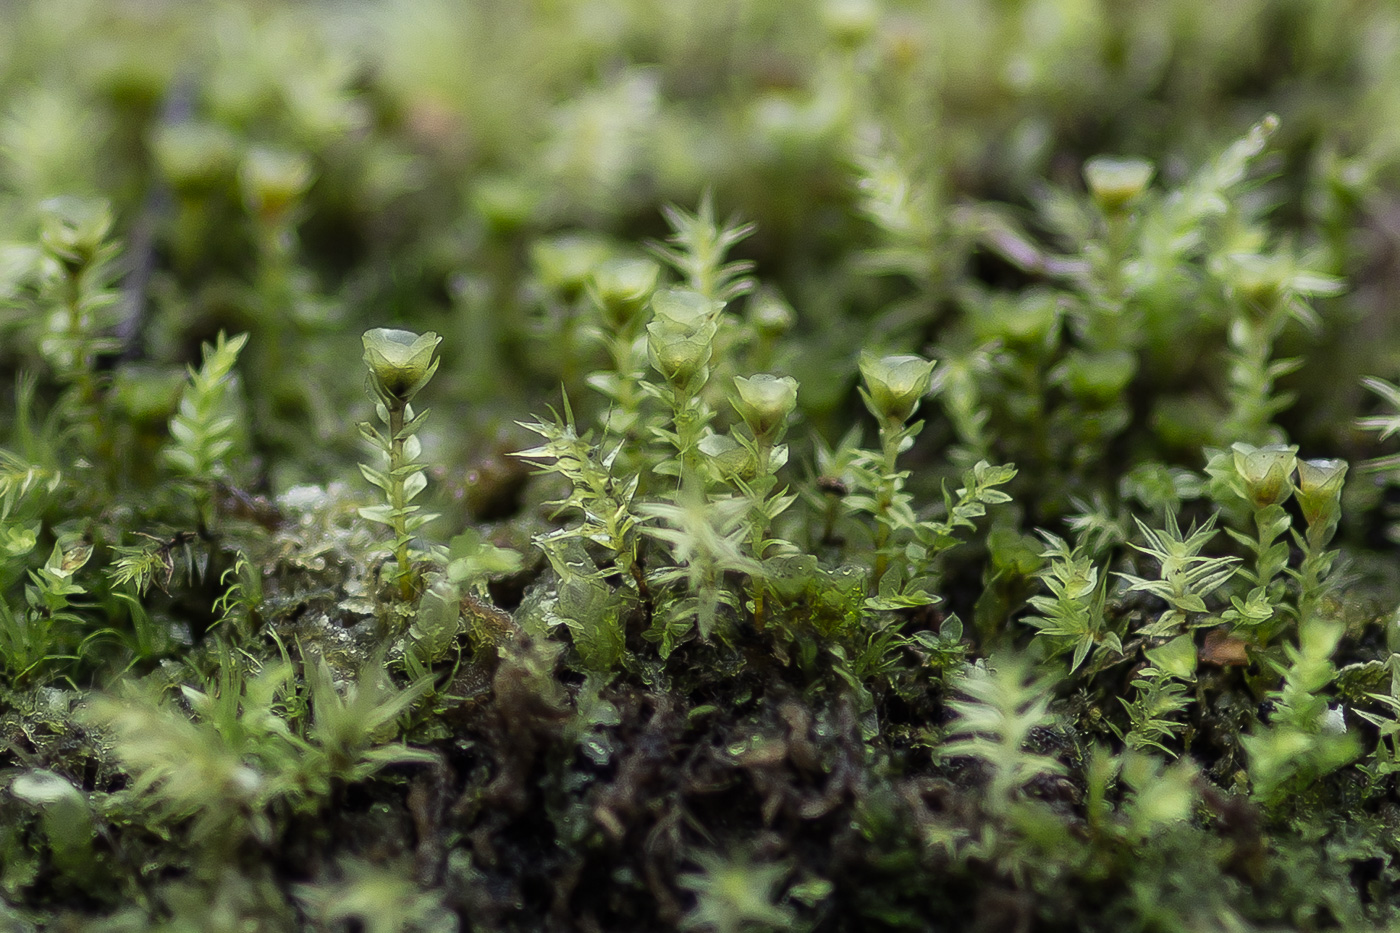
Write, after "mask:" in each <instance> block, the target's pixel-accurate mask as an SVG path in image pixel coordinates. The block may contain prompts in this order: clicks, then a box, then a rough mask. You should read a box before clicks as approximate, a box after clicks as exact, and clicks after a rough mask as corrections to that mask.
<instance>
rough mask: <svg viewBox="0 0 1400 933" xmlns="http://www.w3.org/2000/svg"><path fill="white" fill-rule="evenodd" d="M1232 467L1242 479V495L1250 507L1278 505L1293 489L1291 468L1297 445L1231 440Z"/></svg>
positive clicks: (1258, 507) (1294, 460)
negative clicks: (1233, 455)
mask: <svg viewBox="0 0 1400 933" xmlns="http://www.w3.org/2000/svg"><path fill="white" fill-rule="evenodd" d="M1231 449H1232V450H1233V451H1234V454H1235V471H1236V472H1237V473H1239V475H1240V479H1242V480H1243V481H1244V490H1245V495H1246V496H1248V497H1249V501H1250V502H1252V503H1254V507H1255V508H1257V509H1262V508H1265V507H1267V506H1270V505H1278V504H1279V503H1281V502H1284V501H1285V500H1287V499H1288V497H1289V496H1290V495H1292V493H1293V468H1294V466H1296V465H1297V462H1298V448H1297V447H1288V446H1284V445H1283V444H1267V445H1265V446H1263V447H1255V446H1254V445H1252V444H1233V445H1231Z"/></svg>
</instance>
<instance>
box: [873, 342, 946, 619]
mask: <svg viewBox="0 0 1400 933" xmlns="http://www.w3.org/2000/svg"><path fill="white" fill-rule="evenodd" d="M934 365H935V363H934V361H932V360H926V359H924V358H923V357H920V356H882V357H877V356H874V355H873V354H870V353H862V354H861V356H860V374H861V378H862V379H863V380H864V382H865V385H864V386H863V387H862V388H861V390H860V397H861V398H862V399H864V400H865V407H866V408H868V409H869V410H870V413H871V414H872V415H874V416H875V419H876V420H877V421H878V422H879V424H880V451H881V458H880V460H879V462H878V465H877V466H876V469H877V471H878V473H877V476H876V483H875V489H874V490H873V492H874V501H873V502H872V503H870V506H871V508H870V511H871V514H872V515H874V517H875V522H876V530H875V552H876V553H875V565H874V568H873V569H872V571H871V575H870V588H871V590H872V591H874V590H876V589H878V588H879V586H880V580H881V578H883V577H884V575H885V570H886V569H887V568H888V567H889V561H890V553H889V548H890V538H891V535H892V533H893V532H894V530H895V528H896V527H900V526H903V525H906V524H912V521H913V513H912V512H910V511H909V496H908V495H907V494H906V493H904V491H903V490H904V481H905V479H906V478H907V477H908V473H902V472H899V471H898V470H896V469H895V460H896V459H897V458H898V457H899V453H900V451H902V450H904V449H905V448H906V447H907V446H909V445H910V444H912V443H913V441H914V438H915V436H917V435H918V433H919V430H920V429H921V428H922V427H923V422H922V421H919V422H915V423H914V424H912V425H906V424H905V422H907V421H908V420H909V419H910V418H911V417H912V416H913V414H914V410H915V409H916V408H918V405H919V401H920V399H922V398H923V397H924V396H925V395H927V394H928V391H929V388H930V386H931V384H932V381H933V368H934ZM903 513H908V514H907V516H906V515H904V514H903ZM906 519H907V520H906Z"/></svg>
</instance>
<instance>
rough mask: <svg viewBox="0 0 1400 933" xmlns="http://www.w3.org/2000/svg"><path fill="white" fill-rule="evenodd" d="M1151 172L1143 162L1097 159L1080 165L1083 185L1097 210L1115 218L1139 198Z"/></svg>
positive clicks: (1149, 179) (1151, 168)
mask: <svg viewBox="0 0 1400 933" xmlns="http://www.w3.org/2000/svg"><path fill="white" fill-rule="evenodd" d="M1155 171H1156V170H1155V169H1154V168H1153V166H1152V163H1151V162H1148V161H1147V160H1146V159H1133V158H1127V159H1117V158H1112V157H1110V156H1098V157H1096V158H1093V159H1090V160H1089V161H1088V162H1086V163H1085V164H1084V182H1085V184H1087V185H1088V186H1089V193H1090V194H1091V195H1093V197H1094V201H1095V202H1096V203H1097V204H1098V205H1099V208H1100V209H1101V210H1102V211H1103V212H1104V213H1105V214H1108V215H1110V216H1116V215H1120V214H1123V213H1125V212H1126V211H1127V210H1128V209H1129V208H1130V207H1132V206H1133V204H1134V202H1136V201H1137V200H1138V198H1140V197H1142V193H1143V192H1144V191H1146V190H1147V186H1148V185H1149V184H1150V183H1151V181H1152V176H1153V174H1154V173H1155Z"/></svg>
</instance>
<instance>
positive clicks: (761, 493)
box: [715, 373, 797, 629]
mask: <svg viewBox="0 0 1400 933" xmlns="http://www.w3.org/2000/svg"><path fill="white" fill-rule="evenodd" d="M734 388H735V392H734V394H732V395H730V397H729V403H730V404H731V405H733V406H734V410H735V411H737V412H738V413H739V417H740V418H742V419H743V420H744V425H745V426H746V427H747V428H748V430H749V435H750V436H748V437H744V436H743V435H742V434H740V435H739V441H738V442H737V444H736V446H738V447H739V449H740V450H741V452H743V453H744V455H745V460H746V461H748V465H749V466H750V469H751V473H752V476H751V479H750V481H749V482H748V483H744V482H739V483H738V484H737V485H738V486H739V488H740V489H741V490H742V491H744V492H745V493H746V494H747V496H748V498H749V502H750V504H751V507H750V513H749V517H750V525H749V548H750V550H751V552H752V553H753V556H754V558H755V559H757V560H759V561H762V560H763V558H764V555H765V554H766V553H767V551H768V549H769V547H770V545H773V544H775V543H776V542H772V541H769V540H768V533H769V530H770V529H771V528H772V525H773V520H774V519H775V518H777V517H778V515H780V514H781V513H782V512H783V511H785V510H786V509H787V507H788V506H790V505H791V504H792V503H793V501H794V500H793V497H790V496H784V495H783V494H782V491H778V492H777V493H776V494H773V495H770V494H771V493H773V492H774V489H775V487H776V486H777V484H778V479H777V475H776V474H777V471H778V470H780V469H782V467H783V465H784V464H786V463H787V447H786V446H783V445H781V444H780V442H781V441H782V439H783V435H784V434H785V433H786V432H787V422H788V418H789V417H790V416H791V415H792V413H793V411H794V410H795V409H796V408H797V380H796V379H793V378H792V377H791V376H773V375H770V374H769V373H759V374H757V375H755V376H752V377H748V378H745V377H744V376H735V377H734ZM715 436H716V437H719V436H720V435H715ZM731 443H734V442H732V441H731ZM752 587H753V620H754V627H755V628H759V629H762V628H763V626H764V622H765V617H766V607H765V597H766V588H765V586H764V582H763V579H762V576H761V575H755V576H754V577H753V578H752Z"/></svg>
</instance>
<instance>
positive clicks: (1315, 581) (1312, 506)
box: [1293, 460, 1347, 624]
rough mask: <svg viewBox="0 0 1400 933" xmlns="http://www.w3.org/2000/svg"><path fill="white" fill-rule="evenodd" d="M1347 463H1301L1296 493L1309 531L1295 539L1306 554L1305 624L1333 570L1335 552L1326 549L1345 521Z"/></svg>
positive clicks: (1301, 610) (1302, 574) (1302, 578)
mask: <svg viewBox="0 0 1400 933" xmlns="http://www.w3.org/2000/svg"><path fill="white" fill-rule="evenodd" d="M1346 475H1347V464H1346V461H1344V460H1299V461H1298V488H1297V491H1296V493H1295V495H1296V497H1297V499H1298V507H1299V508H1300V509H1301V510H1302V512H1303V521H1304V522H1305V523H1306V524H1307V531H1306V532H1304V533H1303V534H1302V535H1299V534H1298V533H1297V532H1296V531H1294V533H1293V539H1294V541H1295V542H1296V543H1297V544H1298V546H1299V547H1300V548H1301V549H1302V551H1303V563H1302V566H1301V567H1299V569H1298V586H1299V593H1298V617H1299V622H1300V624H1305V623H1306V622H1307V621H1308V620H1309V619H1310V618H1311V617H1312V616H1313V614H1314V612H1315V611H1316V609H1317V601H1318V598H1319V597H1320V596H1321V593H1320V590H1321V585H1322V580H1323V579H1324V578H1325V577H1326V576H1327V574H1328V572H1330V571H1331V569H1332V561H1333V559H1334V558H1335V557H1336V555H1337V552H1336V551H1329V550H1327V545H1328V544H1330V543H1331V541H1332V536H1333V535H1335V534H1336V533H1337V524H1338V522H1340V521H1341V518H1342V484H1343V483H1344V482H1345V481H1346Z"/></svg>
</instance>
